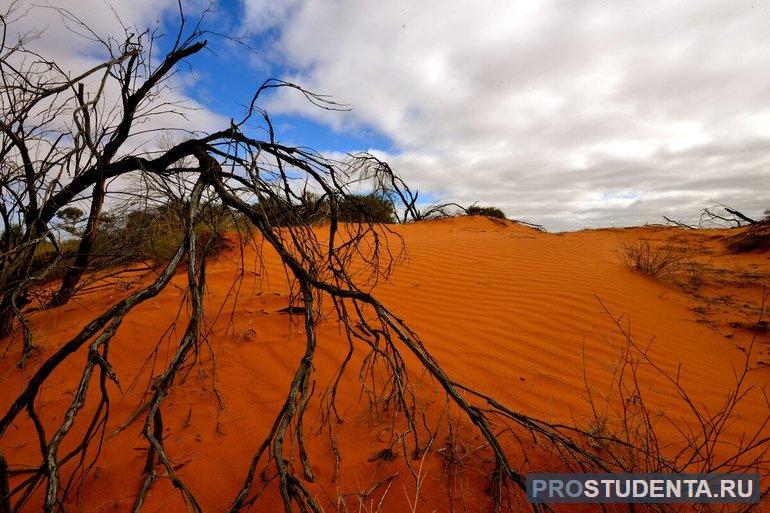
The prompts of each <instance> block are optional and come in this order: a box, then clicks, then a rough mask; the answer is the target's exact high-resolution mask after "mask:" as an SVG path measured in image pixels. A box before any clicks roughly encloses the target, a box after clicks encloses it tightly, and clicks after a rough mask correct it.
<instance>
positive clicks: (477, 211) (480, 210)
mask: <svg viewBox="0 0 770 513" xmlns="http://www.w3.org/2000/svg"><path fill="white" fill-rule="evenodd" d="M465 213H466V214H468V215H469V216H485V217H492V218H495V219H507V218H506V217H505V212H503V211H502V210H500V209H499V208H497V207H481V206H479V205H475V204H474V205H471V206H470V207H468V208H466V209H465Z"/></svg>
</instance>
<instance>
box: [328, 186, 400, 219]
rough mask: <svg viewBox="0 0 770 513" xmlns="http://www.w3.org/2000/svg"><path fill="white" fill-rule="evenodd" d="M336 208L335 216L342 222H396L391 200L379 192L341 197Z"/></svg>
mask: <svg viewBox="0 0 770 513" xmlns="http://www.w3.org/2000/svg"><path fill="white" fill-rule="evenodd" d="M337 208H338V212H337V217H338V218H339V220H340V221H341V222H344V223H383V224H388V223H395V222H396V209H395V207H394V205H393V201H391V200H390V198H388V197H386V196H383V195H380V194H375V193H370V194H354V195H351V196H348V197H346V198H343V199H341V200H340V201H339V202H338V207H337Z"/></svg>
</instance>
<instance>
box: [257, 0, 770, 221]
mask: <svg viewBox="0 0 770 513" xmlns="http://www.w3.org/2000/svg"><path fill="white" fill-rule="evenodd" d="M270 5H273V4H272V3H265V2H249V1H246V0H244V9H245V11H246V24H248V25H249V26H250V27H251V28H253V27H256V26H259V24H260V23H261V24H263V25H264V24H266V25H267V26H268V27H269V28H271V29H276V30H277V31H278V33H279V34H280V36H279V37H278V38H277V39H276V40H275V43H274V46H273V47H272V48H270V50H271V52H277V54H279V55H280V56H281V59H282V60H283V62H284V64H285V65H290V68H289V69H290V71H289V72H288V73H287V76H286V77H283V78H288V79H291V80H293V81H296V82H298V83H301V84H303V85H305V86H307V87H308V88H310V89H312V90H315V91H318V92H323V93H329V94H332V95H334V96H335V98H336V99H337V100H339V101H342V102H346V103H350V104H352V105H353V107H354V111H353V112H352V113H350V114H339V113H334V114H330V113H328V112H325V111H319V110H317V109H314V108H312V107H311V106H308V105H307V104H306V103H305V102H304V101H302V100H301V99H299V98H298V97H297V96H296V95H278V96H277V97H275V98H274V100H273V101H272V104H271V105H270V108H271V111H272V112H274V113H275V112H284V113H300V114H303V115H308V116H312V117H314V118H316V119H320V120H322V121H324V122H327V123H329V124H330V125H331V126H333V127H334V128H335V129H338V130H359V129H361V128H362V127H373V128H375V129H377V130H379V131H381V132H382V133H384V134H386V135H387V136H388V137H390V138H391V139H392V140H393V141H394V144H395V147H396V151H394V152H392V154H391V155H388V158H389V160H390V161H391V163H392V164H393V165H394V167H395V168H397V169H398V171H400V172H401V174H402V175H404V176H405V178H407V179H408V180H409V181H410V182H413V183H415V184H416V185H417V186H418V187H420V188H421V189H423V190H424V192H431V193H435V194H439V195H442V196H444V197H446V198H447V199H451V200H456V201H461V202H464V203H470V202H473V201H477V200H478V201H480V202H483V203H488V204H494V205H498V206H500V207H502V208H503V209H504V210H505V211H506V212H508V213H509V214H511V215H513V216H518V217H523V218H528V219H530V220H532V221H536V222H541V223H545V224H546V225H547V226H548V227H550V228H556V229H561V228H578V227H582V226H585V225H609V224H627V223H641V222H659V221H660V220H661V216H662V215H668V216H674V217H680V218H688V217H691V216H693V215H694V214H697V212H698V210H699V209H701V208H702V207H704V206H707V205H708V204H709V203H712V202H725V203H730V204H732V205H734V206H736V207H737V208H740V209H743V210H745V211H746V212H747V213H750V214H753V215H758V214H759V213H760V212H761V211H762V210H763V209H764V208H767V207H770V204H767V201H768V200H767V198H770V168H769V167H768V165H770V151H769V150H770V129H768V123H767V122H768V119H770V103H768V100H767V91H768V90H770V45H768V44H767V27H768V26H769V25H770V12H769V10H768V9H769V7H770V6H768V5H767V4H763V3H761V2H755V3H751V2H713V1H712V2H706V1H704V2H689V3H671V2H667V1H657V2H605V3H598V2H574V1H564V2H547V1H546V2H530V1H521V2H512V1H509V0H501V1H485V2H467V1H464V0H448V1H445V2H441V3H435V2H412V1H394V2H378V1H374V0H365V1H362V0H335V1H331V2H313V1H309V0H308V1H294V2H292V3H291V5H290V6H289V7H281V8H280V9H278V8H275V7H270ZM268 20H269V21H268ZM631 198H633V200H631Z"/></svg>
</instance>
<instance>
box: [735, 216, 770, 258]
mask: <svg viewBox="0 0 770 513" xmlns="http://www.w3.org/2000/svg"><path fill="white" fill-rule="evenodd" d="M725 246H727V249H729V250H730V251H732V252H734V253H746V252H748V251H768V250H770V220H768V219H764V220H762V221H759V222H757V223H754V224H752V225H751V226H749V227H748V228H746V229H745V230H743V231H742V232H740V233H737V234H735V235H731V236H730V237H727V239H725Z"/></svg>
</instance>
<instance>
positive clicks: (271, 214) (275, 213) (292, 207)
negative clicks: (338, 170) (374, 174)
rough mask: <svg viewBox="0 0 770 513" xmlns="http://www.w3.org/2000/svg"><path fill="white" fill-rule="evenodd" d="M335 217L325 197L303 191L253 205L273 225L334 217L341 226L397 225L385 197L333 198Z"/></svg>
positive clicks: (294, 224)
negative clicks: (291, 195) (303, 192)
mask: <svg viewBox="0 0 770 513" xmlns="http://www.w3.org/2000/svg"><path fill="white" fill-rule="evenodd" d="M334 203H335V205H336V209H337V211H336V216H333V215H332V201H331V200H330V199H329V198H328V196H319V195H317V194H313V193H310V192H306V193H305V194H303V195H302V196H300V197H299V199H296V198H292V197H289V198H288V199H287V198H285V197H277V196H272V197H269V198H264V199H262V200H260V201H258V202H257V203H255V204H254V207H255V208H256V209H258V210H259V211H260V212H261V213H263V214H264V215H265V217H266V218H267V220H268V221H269V223H270V225H272V226H298V225H313V224H320V223H324V222H328V221H330V220H331V219H332V217H335V218H336V219H337V220H338V221H339V222H342V223H374V224H377V223H379V224H390V223H395V222H396V208H395V205H394V204H393V201H392V200H391V199H390V198H388V197H387V196H386V195H384V194H377V193H368V194H347V195H345V196H338V197H335V201H334Z"/></svg>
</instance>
